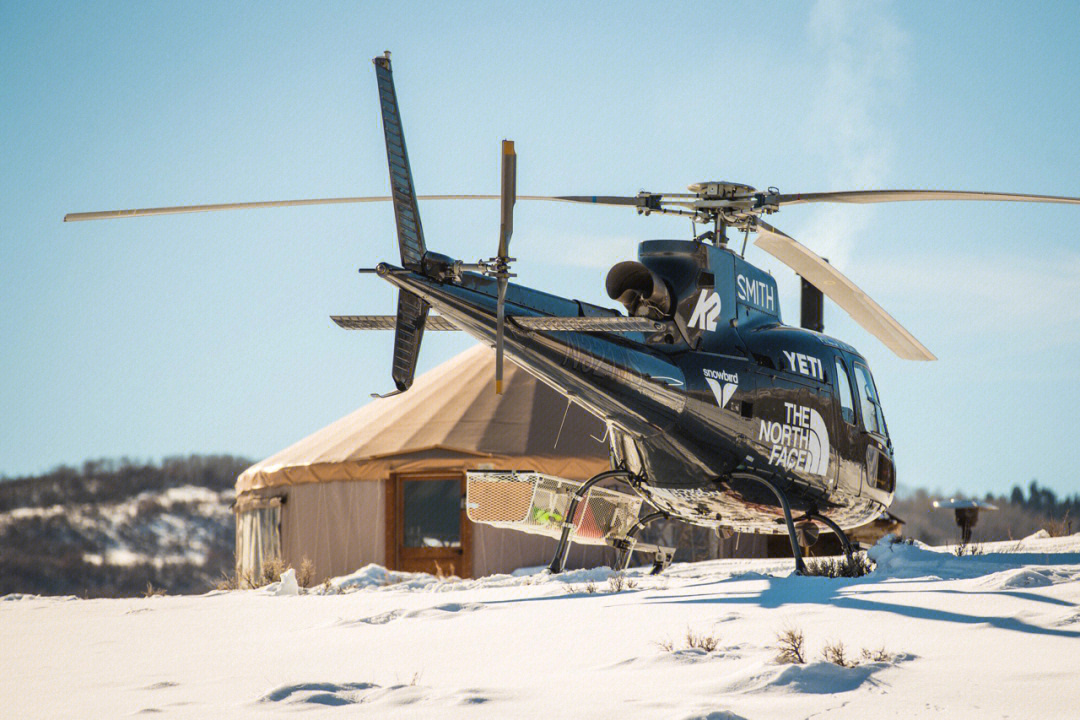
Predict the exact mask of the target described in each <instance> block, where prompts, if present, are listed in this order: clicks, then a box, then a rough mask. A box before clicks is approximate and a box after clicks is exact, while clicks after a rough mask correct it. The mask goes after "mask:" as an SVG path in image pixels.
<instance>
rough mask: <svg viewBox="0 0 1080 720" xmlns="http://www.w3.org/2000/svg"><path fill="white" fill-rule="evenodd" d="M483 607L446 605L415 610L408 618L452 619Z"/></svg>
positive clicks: (458, 604)
mask: <svg viewBox="0 0 1080 720" xmlns="http://www.w3.org/2000/svg"><path fill="white" fill-rule="evenodd" d="M482 607H483V605H481V604H480V603H446V604H445V605H436V606H435V607H430V608H423V609H421V610H413V611H412V612H411V613H409V614H408V615H406V617H411V618H416V617H450V616H452V615H453V614H455V613H461V612H473V611H475V610H479V609H480V608H482Z"/></svg>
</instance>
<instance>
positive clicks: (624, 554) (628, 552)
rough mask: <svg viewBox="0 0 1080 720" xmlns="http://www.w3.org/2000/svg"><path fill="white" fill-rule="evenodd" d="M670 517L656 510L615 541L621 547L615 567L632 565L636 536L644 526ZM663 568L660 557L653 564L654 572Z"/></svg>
mask: <svg viewBox="0 0 1080 720" xmlns="http://www.w3.org/2000/svg"><path fill="white" fill-rule="evenodd" d="M668 517H671V516H670V515H668V514H667V513H666V512H664V511H663V510H657V511H656V512H654V513H650V514H648V515H646V516H645V517H643V518H641V519H640V520H638V521H637V522H636V523H634V526H633V527H632V528H630V529H629V530H628V531H627V532H626V537H624V538H620V539H619V540H618V541H617V542H616V543H615V547H617V548H618V549H619V557H618V559H617V560H616V561H615V569H616V570H625V569H626V568H628V567H630V559H631V558H632V557H633V555H634V544H635V543H634V537H635V536H636V535H637V534H638V533H639V532H640V531H641V529H642V528H644V527H645V526H646V525H648V524H649V523H651V522H655V521H656V520H660V519H661V518H668ZM662 569H663V567H661V563H660V561H659V558H658V560H657V562H656V563H654V565H653V572H652V574H653V575H655V574H656V573H658V572H660V570H662Z"/></svg>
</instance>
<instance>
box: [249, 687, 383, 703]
mask: <svg viewBox="0 0 1080 720" xmlns="http://www.w3.org/2000/svg"><path fill="white" fill-rule="evenodd" d="M378 687H379V686H378V685H375V684H373V683H320V682H313V683H297V684H295V685H283V686H282V687H279V688H277V689H276V690H272V691H270V692H269V693H267V694H266V695H264V696H262V697H261V698H259V702H263V703H288V704H290V705H309V706H310V705H330V706H333V705H352V704H354V703H358V702H361V701H363V699H364V691H365V690H367V691H370V690H372V689H375V688H378Z"/></svg>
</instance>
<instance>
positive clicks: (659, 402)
mask: <svg viewBox="0 0 1080 720" xmlns="http://www.w3.org/2000/svg"><path fill="white" fill-rule="evenodd" d="M373 63H374V65H375V71H376V79H377V84H378V91H379V100H380V107H381V115H382V121H383V132H384V136H385V144H386V153H387V162H388V165H389V174H390V185H391V195H389V196H369V197H345V198H323V199H307V200H284V201H269V202H246V203H225V204H215V205H194V206H182V207H162V208H147V209H136V210H115V211H104V212H90V213H72V214H69V215H67V216H65V218H64V220H65V221H75V220H92V219H104V218H121V217H139V216H150V215H162V214H174V213H185V212H203V211H214V210H229V209H239V208H265V207H287V206H298V205H322V204H336V203H361V202H392V204H393V207H394V213H395V220H396V228H397V240H398V248H399V257H400V264H397V265H395V264H391V263H386V262H384V263H380V264H378V265H377V266H376V267H375V268H361V270H360V272H362V273H373V274H375V275H377V276H378V277H379V278H381V279H383V280H385V281H387V282H389V283H390V284H392V285H394V286H395V287H396V288H397V289H398V303H397V312H396V314H395V315H335V316H331V318H332V320H333V321H334V322H335V323H336V324H337V325H338V326H340V327H342V328H346V329H350V330H393V331H394V350H393V363H392V371H391V376H392V379H393V381H394V384H395V387H396V389H395V390H394V391H393V392H392V393H389V394H396V393H401V392H407V391H408V389H409V387H410V385H411V384H412V381H413V377H414V374H415V371H416V365H417V358H418V356H419V351H420V346H421V342H422V340H423V335H424V332H425V330H430V331H463V332H465V333H467V334H468V335H470V336H472V337H473V338H475V339H477V340H478V341H480V342H482V343H486V344H488V345H491V346H494V348H495V392H496V393H501V392H502V374H503V362H504V357H509V359H510V360H511V361H512V362H514V363H515V364H517V365H519V366H520V367H522V368H523V369H524V370H526V371H527V372H528V373H530V374H531V375H533V376H534V377H536V378H537V379H539V380H540V381H542V382H544V383H546V384H548V385H550V386H551V387H552V388H554V389H555V390H557V391H558V392H560V393H561V394H563V395H564V396H565V397H566V398H568V400H569V401H570V402H573V403H576V404H578V405H580V406H581V407H583V408H585V409H587V410H589V411H591V412H592V413H593V414H594V415H596V416H597V417H599V418H601V419H602V420H603V421H604V422H605V424H606V425H607V429H608V433H607V437H608V440H609V443H610V454H611V461H612V469H611V470H609V471H606V472H602V473H600V474H598V475H596V476H594V477H592V478H590V479H589V480H588V481H586V482H585V483H582V484H580V485H579V486H578V488H577V490H576V491H574V493H573V496H572V497H571V498H569V505H568V507H566V508H565V516H566V517H569V518H574V517H575V511H576V509H577V508H578V505H579V503H581V502H582V501H583V500H584V499H585V498H586V496H587V494H588V492H589V490H590V488H592V487H593V486H594V485H596V484H597V483H600V482H603V481H605V480H609V479H615V480H618V481H621V482H623V483H625V484H626V485H627V486H629V488H630V489H631V491H632V492H633V493H635V494H636V495H637V496H640V497H641V498H643V499H644V501H645V502H647V503H648V504H649V505H651V506H652V507H653V508H655V511H654V512H651V513H649V514H647V515H645V516H644V517H641V518H640V519H638V520H637V522H636V523H635V524H634V525H633V526H632V527H631V528H630V529H629V530H628V531H627V532H625V533H623V534H622V535H621V536H620V537H616V538H612V539H611V541H610V544H611V545H613V546H615V547H616V548H618V549H619V550H620V551H621V553H622V554H621V556H620V560H619V564H620V565H621V566H623V567H625V565H626V564H627V563H628V562H629V558H630V553H631V551H632V550H635V549H637V550H642V549H651V550H652V551H653V552H654V553H655V561H654V562H655V565H654V571H659V570H660V569H662V568H663V567H665V566H666V564H667V563H669V562H670V560H671V549H670V548H659V547H656V546H648V547H647V548H646V546H643V545H640V544H638V545H635V541H634V537H635V535H636V533H637V532H638V531H640V529H641V528H643V527H644V526H646V525H647V524H648V523H650V522H652V521H654V520H657V519H661V518H675V519H677V520H680V521H683V522H686V523H690V524H693V525H698V526H705V527H710V528H713V529H715V530H716V531H717V532H718V533H719V534H721V535H723V536H725V537H726V536H730V534H731V533H734V532H757V533H768V534H777V533H781V534H782V533H786V534H787V535H788V537H789V539H790V544H791V549H792V554H793V556H794V559H795V567H796V572H797V573H804V572H805V571H806V566H805V563H804V561H803V558H802V551H801V548H802V547H806V546H809V545H811V544H813V542H814V541H815V540H816V539H817V537H818V534H819V532H820V530H819V527H818V525H819V524H820V525H823V526H825V528H826V529H828V530H830V531H832V532H833V533H835V534H836V535H837V537H838V538H839V540H840V542H841V545H842V547H843V550H844V552H845V554H846V556H847V559H848V561H849V562H851V561H852V545H851V543H850V541H849V539H848V537H847V535H846V533H845V531H846V530H850V529H852V528H855V527H858V526H860V525H863V524H865V523H867V522H870V521H872V520H874V519H875V518H877V517H878V516H879V515H881V514H882V513H884V512H885V511H886V510H887V509H888V507H889V505H890V504H891V502H892V499H893V496H894V493H895V490H896V466H895V449H894V446H893V442H892V440H891V438H890V436H889V431H888V427H887V425H886V422H885V415H884V411H883V409H882V403H881V400H880V398H879V396H878V392H877V389H876V386H875V384H874V379H873V375H872V374H871V372H870V366H869V364H868V363H867V361H866V358H865V357H864V356H863V355H862V354H860V353H859V351H858V350H856V349H855V348H854V347H853V346H851V345H849V344H848V343H846V342H843V341H841V340H838V339H835V338H832V337H829V336H828V335H825V334H824V333H823V332H822V331H823V329H824V328H823V323H822V317H823V297H825V296H827V297H828V298H830V300H832V301H833V302H834V303H835V304H836V305H837V306H839V307H840V308H841V309H842V310H844V311H845V312H846V313H847V314H848V315H850V316H851V317H852V319H854V320H855V322H856V323H858V324H859V325H860V326H862V327H863V328H864V329H865V330H867V331H868V332H869V333H870V334H871V335H873V336H874V337H876V338H877V339H878V340H880V341H881V342H882V343H883V344H884V345H885V346H886V347H887V348H888V349H889V350H891V351H892V352H893V353H895V354H896V355H897V356H898V357H900V358H903V359H908V360H920V361H932V360H935V359H936V358H935V356H934V355H933V354H932V353H931V352H930V351H929V350H928V349H927V348H926V347H925V346H924V345H923V344H922V343H920V342H919V341H918V340H917V339H916V338H915V337H914V336H913V335H912V334H911V333H910V332H908V331H907V330H906V329H905V328H904V327H903V326H901V325H900V323H899V322H897V321H896V320H895V319H894V318H893V317H892V316H891V315H890V314H889V313H888V312H886V311H885V310H884V309H883V308H882V307H881V306H880V305H878V304H877V303H876V302H875V301H874V300H873V299H871V298H870V297H869V296H868V295H867V294H866V293H865V292H863V291H862V290H861V289H859V288H858V287H857V286H856V285H855V284H854V283H853V282H852V281H851V280H849V279H848V278H847V277H846V276H845V275H843V274H842V273H841V272H840V271H839V270H838V269H837V268H835V267H834V266H833V265H831V264H830V263H828V262H827V261H826V260H824V259H823V258H821V257H820V256H818V255H817V254H815V253H814V252H813V251H812V250H810V249H809V248H807V247H805V246H804V245H802V244H800V243H799V242H798V241H796V240H795V239H794V238H792V237H791V236H789V235H787V234H785V233H784V232H782V231H781V230H779V229H777V228H776V227H774V226H772V225H771V224H769V223H768V222H766V221H765V220H764V219H763V218H764V217H766V216H770V215H773V214H775V213H777V212H778V211H779V210H781V209H782V208H784V207H786V206H788V205H796V204H806V203H854V204H864V203H883V202H900V201H940V200H949V201H956V200H966V201H1013V202H1016V201H1019V202H1049V203H1071V204H1080V198H1075V197H1062V196H1047V195H1026V194H1016V193H988V192H968V191H943V190H856V191H840V192H819V193H797V194H786V193H781V192H780V191H779V190H778V189H776V188H772V187H770V188H768V189H767V190H758V189H756V188H754V187H752V186H749V185H745V184H741V183H734V182H699V183H694V184H691V185H689V187H688V192H685V193H654V192H645V191H642V192H640V193H638V194H637V195H633V196H610V195H608V196H571V195H565V196H546V195H520V196H519V195H517V189H516V167H517V155H516V151H515V148H514V143H513V141H510V140H504V141H503V143H502V165H501V171H502V173H501V192H500V194H499V195H417V193H416V190H415V186H414V182H413V177H412V171H411V167H410V164H409V158H408V153H407V151H406V147H405V138H404V132H403V126H402V120H401V113H400V109H399V106H398V100H397V94H396V89H395V86H394V80H393V74H392V70H391V60H390V53H389V52H386V53H384V54H383V55H380V56H377V57H375V58H374V59H373ZM420 200H499V201H500V203H501V223H500V231H499V236H498V246H497V250H496V254H495V255H494V256H493V257H491V258H489V259H486V260H478V261H476V262H472V263H468V262H464V261H462V260H460V259H455V258H451V257H449V256H447V255H443V254H441V253H438V252H434V251H432V250H429V249H428V248H427V244H426V240H425V236H424V232H423V228H422V224H421V221H420V212H419V206H418V201H420ZM517 200H537V201H554V202H567V203H578V204H591V205H603V206H621V207H626V208H631V209H633V210H635V211H636V212H637V213H638V214H639V215H643V216H648V215H652V214H657V215H679V216H684V217H688V218H690V219H691V220H692V221H693V222H694V224H695V227H696V226H697V225H703V226H705V227H707V228H709V229H708V230H706V231H705V232H703V233H701V234H696V231H695V235H694V236H693V237H691V238H689V239H657V240H645V241H643V242H641V243H640V245H639V248H638V258H637V259H636V260H625V261H622V262H618V263H616V264H615V265H613V267H612V268H611V270H610V271H609V273H608V275H607V278H606V281H605V286H606V287H605V289H606V292H607V294H608V296H609V297H610V298H611V299H612V300H615V301H617V302H618V303H620V304H621V305H622V306H623V309H624V310H623V311H619V310H614V309H611V308H606V307H602V306H598V305H594V304H591V303H587V302H583V301H580V300H574V299H571V298H566V297H560V296H557V295H553V294H550V293H547V292H544V291H542V290H538V289H534V288H530V287H525V286H523V285H519V284H516V283H512V282H510V280H511V278H513V277H515V275H514V274H513V273H512V272H511V263H512V262H513V261H514V258H513V257H511V256H510V240H511V237H512V235H513V229H514V228H513V216H514V206H515V203H516V201H517ZM729 231H733V232H735V231H741V232H743V233H744V234H745V237H747V238H748V237H749V236H750V235H755V236H756V237H755V239H754V245H755V246H756V247H757V248H759V249H761V250H763V251H765V252H766V253H768V254H770V255H772V256H773V257H775V258H776V259H778V260H779V261H780V262H782V263H784V264H785V265H787V266H788V267H790V268H792V269H793V270H794V271H795V272H796V273H797V274H798V275H799V276H800V277H801V278H802V303H801V318H800V320H801V322H800V325H799V326H792V325H787V324H785V323H784V322H783V320H782V317H781V313H780V304H779V295H778V291H777V284H776V280H775V279H774V278H773V277H772V275H771V274H769V273H767V272H765V271H763V270H761V269H760V268H758V267H756V266H755V265H753V264H752V263H751V262H749V261H748V260H746V259H745V249H746V245H745V242H744V245H743V249H742V251H741V252H736V251H735V250H734V249H733V248H732V247H730V246H729V242H728V233H729ZM432 311H436V312H437V314H435V313H433V312H432ZM376 397H385V396H376ZM572 532H573V523H572V522H569V521H563V522H562V523H561V527H560V528H559V533H558V539H559V544H558V547H557V549H556V554H555V557H554V559H553V560H552V563H551V567H550V569H551V570H552V571H553V572H560V571H562V570H563V569H564V567H565V562H566V556H567V550H568V548H569V545H570V543H571V542H572V537H571V536H572Z"/></svg>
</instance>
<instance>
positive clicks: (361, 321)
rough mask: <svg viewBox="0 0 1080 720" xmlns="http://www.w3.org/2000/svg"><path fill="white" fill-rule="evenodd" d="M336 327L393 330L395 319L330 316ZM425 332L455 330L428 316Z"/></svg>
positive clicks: (443, 320)
mask: <svg viewBox="0 0 1080 720" xmlns="http://www.w3.org/2000/svg"><path fill="white" fill-rule="evenodd" d="M330 319H331V320H333V321H334V322H335V323H336V324H337V325H338V327H341V328H344V329H346V330H393V329H394V327H395V325H396V323H397V317H396V316H394V315H331V316H330ZM424 329H425V330H457V328H456V327H454V326H453V325H451V324H450V321H449V320H447V319H446V318H444V317H442V316H441V315H428V317H427V323H426V324H425V325H424Z"/></svg>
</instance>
